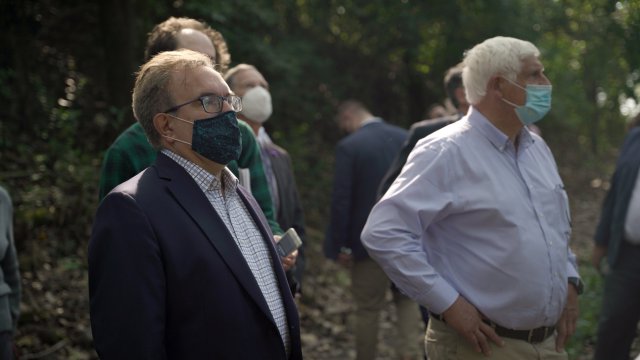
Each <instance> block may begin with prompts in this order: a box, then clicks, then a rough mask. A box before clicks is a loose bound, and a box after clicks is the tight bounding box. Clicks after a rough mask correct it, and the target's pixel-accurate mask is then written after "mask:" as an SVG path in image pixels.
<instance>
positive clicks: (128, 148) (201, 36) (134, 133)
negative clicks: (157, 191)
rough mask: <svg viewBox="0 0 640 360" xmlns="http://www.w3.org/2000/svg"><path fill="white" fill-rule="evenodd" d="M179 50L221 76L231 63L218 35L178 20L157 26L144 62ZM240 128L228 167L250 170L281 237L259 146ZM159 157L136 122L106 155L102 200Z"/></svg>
mask: <svg viewBox="0 0 640 360" xmlns="http://www.w3.org/2000/svg"><path fill="white" fill-rule="evenodd" d="M177 49H189V50H193V51H198V52H201V53H203V54H205V55H207V56H208V57H210V58H211V60H212V61H213V62H214V64H216V66H217V67H218V70H219V71H220V72H224V71H225V70H226V69H227V66H228V65H229V62H230V60H231V57H230V56H229V51H228V50H227V43H226V42H225V41H224V38H223V37H222V35H221V34H220V33H219V32H217V31H215V30H214V29H212V28H211V27H210V26H209V25H207V24H205V23H203V22H200V21H197V20H194V19H190V18H175V17H170V18H169V19H167V20H165V21H163V22H162V23H160V24H158V25H156V26H155V27H154V28H153V30H152V31H151V33H149V37H148V39H147V46H146V49H145V59H146V61H148V60H149V59H151V57H153V56H154V55H156V54H158V53H160V52H162V51H171V50H177ZM239 127H240V132H241V138H242V149H241V152H240V157H239V158H238V160H237V161H236V160H234V161H232V162H230V163H229V164H228V165H227V166H228V167H229V169H231V171H232V172H233V173H234V174H235V175H236V176H237V175H239V172H240V169H248V171H249V175H250V176H249V178H250V184H249V186H248V187H249V188H250V189H251V193H252V194H253V196H254V197H255V198H256V200H257V201H258V204H260V208H261V209H262V211H263V212H264V214H265V216H266V217H267V220H269V226H270V227H271V230H272V231H273V233H274V234H276V235H281V234H282V229H280V226H278V223H277V222H276V221H275V216H274V213H273V204H272V203H271V197H270V196H269V188H268V185H267V180H266V178H265V175H264V170H263V168H262V161H261V160H260V151H259V148H258V145H257V143H256V141H255V139H254V137H253V133H252V131H251V128H250V127H249V126H248V125H247V124H246V123H244V122H239ZM156 156H157V152H156V150H155V149H153V147H152V146H151V145H150V144H149V141H148V140H147V138H146V136H145V133H144V131H143V129H142V127H141V126H140V123H138V122H136V123H134V124H133V125H131V126H130V127H129V128H127V129H126V130H124V131H123V132H122V133H121V134H120V135H119V136H118V138H117V139H116V140H115V141H114V143H113V144H112V145H111V146H110V147H109V149H108V150H107V152H106V153H105V155H104V160H103V161H102V168H101V170H100V186H99V192H100V194H99V197H100V200H102V199H103V198H104V197H105V196H106V195H107V194H108V193H109V191H111V190H112V189H113V188H114V187H116V186H117V185H118V184H120V183H122V182H124V181H126V180H128V179H130V178H131V177H133V176H134V175H136V174H137V173H139V172H140V171H142V170H144V169H145V168H146V167H147V166H149V165H151V164H152V163H153V161H154V160H155V159H156Z"/></svg>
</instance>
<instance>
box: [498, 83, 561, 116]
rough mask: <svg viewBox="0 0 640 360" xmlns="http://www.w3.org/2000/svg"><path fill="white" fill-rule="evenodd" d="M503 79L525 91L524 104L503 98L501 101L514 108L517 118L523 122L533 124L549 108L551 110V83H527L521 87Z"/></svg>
mask: <svg viewBox="0 0 640 360" xmlns="http://www.w3.org/2000/svg"><path fill="white" fill-rule="evenodd" d="M505 80H507V81H508V82H510V83H512V84H513V85H515V86H517V87H519V88H520V89H522V90H524V91H525V92H526V93H527V101H526V102H525V104H524V105H516V104H514V103H512V102H511V101H508V100H506V99H504V98H503V99H502V101H504V102H506V103H507V104H509V105H511V106H513V107H514V108H515V110H516V115H518V118H519V119H520V121H521V122H522V123H523V124H525V125H530V124H533V123H534V122H536V121H538V120H540V119H542V118H543V117H544V116H545V115H547V113H548V112H549V110H551V85H534V84H527V87H526V88H523V87H522V86H520V85H519V84H518V83H516V82H513V81H511V80H509V79H506V78H505Z"/></svg>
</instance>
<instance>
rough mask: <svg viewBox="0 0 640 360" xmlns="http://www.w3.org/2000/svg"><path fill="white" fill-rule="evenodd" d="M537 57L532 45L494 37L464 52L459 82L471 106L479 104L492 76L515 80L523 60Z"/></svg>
mask: <svg viewBox="0 0 640 360" xmlns="http://www.w3.org/2000/svg"><path fill="white" fill-rule="evenodd" d="M529 56H535V57H538V56H540V51H539V50H538V48H536V47H535V45H533V44H532V43H530V42H528V41H525V40H520V39H515V38H511V37H504V36H496V37H494V38H491V39H487V40H485V41H483V42H482V43H480V44H478V45H476V46H474V47H473V48H472V49H471V50H469V51H467V52H466V54H465V58H464V70H463V71H462V81H463V83H464V87H465V93H466V95H467V100H468V101H469V103H470V104H472V105H475V104H477V103H479V102H480V101H481V100H482V99H483V98H484V96H485V95H486V94H487V84H488V83H489V80H490V79H491V77H492V76H494V75H501V76H504V77H505V78H507V79H509V80H512V81H515V79H516V77H517V76H518V73H519V72H520V70H521V68H522V60H524V59H525V58H527V57H529Z"/></svg>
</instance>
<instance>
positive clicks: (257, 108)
mask: <svg viewBox="0 0 640 360" xmlns="http://www.w3.org/2000/svg"><path fill="white" fill-rule="evenodd" d="M272 111H273V106H272V105H271V94H269V90H267V89H265V88H263V87H262V86H256V87H253V88H251V89H249V91H247V92H246V93H245V94H244V96H243V97H242V111H240V112H239V114H242V115H243V116H244V117H246V118H247V119H249V120H251V121H255V122H257V123H260V124H262V123H264V122H265V121H267V119H269V116H271V112H272Z"/></svg>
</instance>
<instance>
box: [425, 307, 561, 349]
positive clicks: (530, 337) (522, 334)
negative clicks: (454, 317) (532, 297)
mask: <svg viewBox="0 0 640 360" xmlns="http://www.w3.org/2000/svg"><path fill="white" fill-rule="evenodd" d="M429 316H430V317H432V318H434V319H438V320H440V321H442V322H445V321H444V317H443V316H442V315H439V314H434V313H432V312H431V311H429ZM482 321H483V322H485V323H486V324H487V325H489V326H491V327H492V328H493V330H494V331H495V332H496V334H498V336H502V337H506V338H510V339H516V340H524V341H526V342H528V343H531V344H537V343H541V342H543V341H545V340H546V339H547V338H548V337H549V336H551V335H553V333H554V332H555V331H556V327H555V326H541V327H539V328H535V329H532V330H514V329H508V328H506V327H502V326H500V325H498V324H496V323H494V322H493V321H491V320H485V319H483V320H482Z"/></svg>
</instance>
